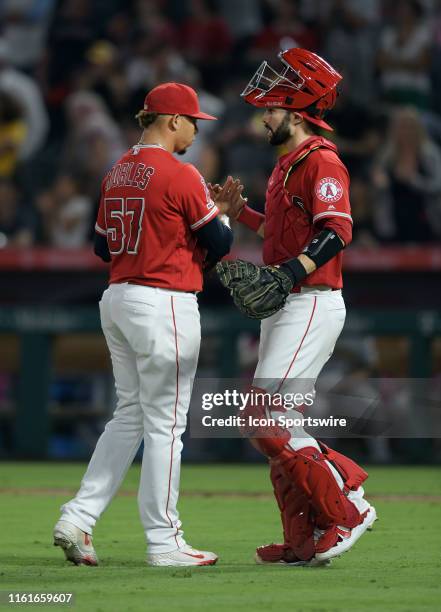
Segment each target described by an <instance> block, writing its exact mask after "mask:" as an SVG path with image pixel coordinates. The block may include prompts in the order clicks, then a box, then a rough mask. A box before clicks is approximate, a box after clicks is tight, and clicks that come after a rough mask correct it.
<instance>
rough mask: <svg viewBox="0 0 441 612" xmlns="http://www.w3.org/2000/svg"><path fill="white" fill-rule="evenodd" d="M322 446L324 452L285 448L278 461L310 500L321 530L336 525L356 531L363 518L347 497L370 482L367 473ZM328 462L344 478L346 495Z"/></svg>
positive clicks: (309, 448) (313, 449) (314, 449)
mask: <svg viewBox="0 0 441 612" xmlns="http://www.w3.org/2000/svg"><path fill="white" fill-rule="evenodd" d="M320 446H321V449H322V452H319V451H318V450H317V449H316V448H313V447H305V448H301V449H299V450H298V451H294V450H292V449H291V448H285V449H284V450H283V451H282V452H281V453H280V455H279V456H278V457H277V459H276V460H275V461H276V462H277V463H278V465H279V466H280V467H281V468H282V469H283V471H284V473H285V475H286V476H287V478H288V479H289V480H290V481H291V482H292V483H293V484H294V486H295V487H296V488H297V489H299V490H300V491H302V492H303V493H304V494H305V495H306V497H307V498H308V499H309V501H310V503H311V506H312V508H313V510H314V515H315V524H316V526H317V527H319V528H320V529H327V528H328V527H329V526H330V525H332V524H337V525H342V526H344V527H348V528H353V527H356V526H357V525H358V524H359V523H360V521H361V516H360V513H359V512H358V510H357V508H356V507H355V505H354V504H353V503H351V502H350V501H349V500H348V499H347V493H348V492H349V490H351V489H353V490H355V489H357V488H358V487H359V486H360V485H361V484H362V483H363V482H364V480H366V478H367V473H366V472H365V471H364V470H363V469H362V468H361V467H360V466H358V465H357V464H356V463H355V462H354V461H352V460H351V459H348V457H345V456H344V455H342V454H341V453H337V452H336V451H333V450H332V449H330V448H329V447H327V446H325V445H324V444H320ZM326 461H330V462H332V464H333V466H334V467H335V469H336V470H337V471H338V472H339V474H340V476H341V477H342V480H343V483H344V489H343V491H342V490H341V489H340V487H339V485H338V484H337V481H336V480H335V477H334V475H333V473H332V472H331V470H330V469H329V467H328V465H327V464H326Z"/></svg>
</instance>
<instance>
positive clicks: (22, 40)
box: [0, 0, 55, 71]
mask: <svg viewBox="0 0 441 612" xmlns="http://www.w3.org/2000/svg"><path fill="white" fill-rule="evenodd" d="M54 7H55V0H3V2H2V3H1V5H0V21H1V22H2V24H3V36H4V39H5V40H6V42H7V43H8V45H9V49H10V54H11V55H10V58H11V63H12V64H13V65H14V67H16V68H18V69H21V70H29V71H30V70H32V69H33V68H34V67H35V66H36V64H37V63H38V62H39V60H40V58H41V56H42V54H43V51H44V44H45V38H46V34H47V30H48V27H49V22H50V19H51V17H52V13H53V10H54Z"/></svg>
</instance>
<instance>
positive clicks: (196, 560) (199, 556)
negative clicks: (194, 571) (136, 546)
mask: <svg viewBox="0 0 441 612" xmlns="http://www.w3.org/2000/svg"><path fill="white" fill-rule="evenodd" d="M217 560H218V556H217V555H216V554H215V553H212V552H208V551H206V550H196V549H195V548H192V547H191V546H189V545H188V544H186V545H185V546H182V547H181V548H177V549H176V550H172V551H171V552H166V553H148V554H147V565H156V566H163V567H165V566H172V567H188V566H193V567H194V566H201V565H214V564H215V563H216V562H217Z"/></svg>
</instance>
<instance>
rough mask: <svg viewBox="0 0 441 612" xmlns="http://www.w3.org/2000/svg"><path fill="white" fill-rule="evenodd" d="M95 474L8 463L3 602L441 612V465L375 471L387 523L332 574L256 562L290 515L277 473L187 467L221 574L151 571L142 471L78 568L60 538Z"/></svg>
mask: <svg viewBox="0 0 441 612" xmlns="http://www.w3.org/2000/svg"><path fill="white" fill-rule="evenodd" d="M83 471H84V466H83V465H81V464H61V465H60V464H44V463H41V464H38V463H3V464H0V487H1V489H0V504H1V516H2V521H1V527H2V535H1V546H0V590H1V591H2V592H3V597H4V594H5V592H6V591H9V590H10V591H20V592H34V593H35V592H40V593H42V592H52V593H54V592H72V593H74V596H75V601H74V606H73V609H74V610H77V611H83V610H84V611H86V610H87V611H96V612H98V611H103V612H106V611H127V612H129V611H138V610H148V611H150V612H156V611H159V610H161V611H163V610H166V611H167V612H174V611H175V610H189V611H190V610H191V611H193V610H209V611H210V612H215V611H216V610H234V611H238V610H246V611H251V610H253V611H255V610H293V611H299V612H300V611H303V610H304V611H315V612H319V611H326V612H328V611H334V610H335V611H337V610H338V611H341V610H351V611H356V610H370V611H371V612H372V611H373V610H375V611H377V610H378V611H382V612H383V611H386V610H391V611H392V610H397V611H398V610H399V611H400V612H401V611H407V610H408V611H409V612H410V611H411V612H415V611H419V610H430V611H434V610H439V609H440V602H441V537H440V531H439V525H440V523H441V477H440V470H439V468H437V467H403V466H400V467H387V468H386V467H385V468H382V467H373V468H371V469H370V479H369V481H368V486H367V487H366V488H367V491H368V497H369V499H370V500H371V501H372V503H373V504H374V505H375V506H376V508H377V511H378V515H379V521H377V523H376V524H375V528H374V531H372V532H371V533H367V534H365V535H364V536H363V537H362V539H361V540H360V541H359V542H358V544H357V545H356V546H355V547H354V549H353V550H352V551H350V552H349V553H347V554H346V555H344V556H343V557H341V558H340V559H336V560H334V562H333V563H332V564H331V565H330V566H329V567H325V568H295V567H294V568H291V567H287V566H258V565H256V564H255V563H254V559H253V556H254V549H255V547H256V545H258V544H262V543H268V542H271V541H277V540H278V539H279V538H280V526H279V518H278V516H277V511H276V509H275V503H274V501H273V498H272V494H271V489H270V484H269V481H268V477H267V471H266V469H265V467H264V466H241V465H225V466H219V465H216V466H209V465H204V466H188V465H184V466H183V471H182V487H181V498H180V510H181V518H182V520H183V523H184V528H185V535H186V538H187V540H188V542H190V543H191V544H192V545H194V546H196V547H199V548H205V549H207V550H214V551H216V552H217V553H218V554H219V556H220V561H219V563H218V565H217V566H214V567H202V568H183V569H172V568H151V567H147V566H146V565H145V563H144V557H145V545H144V536H143V533H142V531H141V527H140V522H139V518H138V510H137V502H136V488H137V482H138V477H139V467H138V466H135V467H133V468H132V469H131V470H130V472H129V474H128V476H127V478H126V480H125V482H124V485H123V487H122V489H121V492H120V494H119V495H118V497H117V498H116V499H115V500H114V502H113V504H112V505H111V507H110V508H109V509H108V510H107V512H106V513H105V514H104V516H103V517H102V519H101V521H100V523H99V525H98V526H97V528H96V529H95V533H94V544H95V547H96V550H97V553H98V556H99V558H100V562H101V564H100V566H99V567H96V568H89V567H84V566H81V567H75V566H72V565H71V564H69V563H68V562H66V561H64V558H63V556H62V551H61V550H60V549H58V548H54V547H53V545H52V539H51V534H52V527H53V524H54V523H55V521H56V520H57V518H58V508H59V506H60V504H62V503H63V502H64V501H66V500H67V499H69V498H70V497H71V496H72V494H73V493H74V491H75V489H76V487H77V485H78V483H79V481H80V478H81V475H82V473H83ZM8 607H9V608H11V607H14V606H13V605H7V606H6V607H5V609H7V608H8ZM26 607H27V608H29V607H35V605H33V606H30V605H28V606H26ZM38 607H39V608H40V609H41V608H42V606H41V605H39V606H38ZM66 607H67V606H58V605H56V606H55V605H52V606H51V609H52V610H57V609H60V610H61V609H63V608H66Z"/></svg>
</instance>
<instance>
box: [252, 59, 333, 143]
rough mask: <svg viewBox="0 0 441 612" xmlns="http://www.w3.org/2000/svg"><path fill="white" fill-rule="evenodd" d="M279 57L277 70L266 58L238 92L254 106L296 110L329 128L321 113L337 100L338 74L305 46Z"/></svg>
mask: <svg viewBox="0 0 441 612" xmlns="http://www.w3.org/2000/svg"><path fill="white" fill-rule="evenodd" d="M278 57H279V58H280V60H281V61H282V64H283V67H282V70H280V71H279V72H277V70H275V69H274V68H272V67H271V66H270V65H269V64H268V62H262V64H261V65H260V66H259V68H258V69H257V71H256V73H255V74H254V75H253V77H252V78H251V80H250V82H249V83H248V85H247V86H246V87H245V89H244V90H243V92H242V93H241V96H242V97H243V98H245V100H246V102H248V103H249V104H252V105H253V106H258V107H264V108H268V107H277V108H285V109H287V110H295V111H297V112H299V113H300V114H301V115H302V116H303V117H304V118H305V119H306V120H307V121H310V122H311V123H314V124H316V125H318V126H320V127H322V128H324V129H325V130H331V131H332V127H331V126H330V125H329V123H326V121H324V120H323V117H324V116H325V114H326V112H327V111H328V110H329V109H331V108H332V107H333V106H334V104H335V102H336V100H337V84H338V83H339V82H340V81H341V80H342V78H343V77H342V76H341V74H339V73H338V72H337V71H336V70H334V68H333V67H332V66H331V65H330V64H328V63H327V62H325V60H324V59H322V58H321V57H320V56H318V55H316V54H315V53H313V52H312V51H307V50H306V49H299V48H293V49H288V50H286V51H281V52H280V53H279V54H278Z"/></svg>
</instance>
